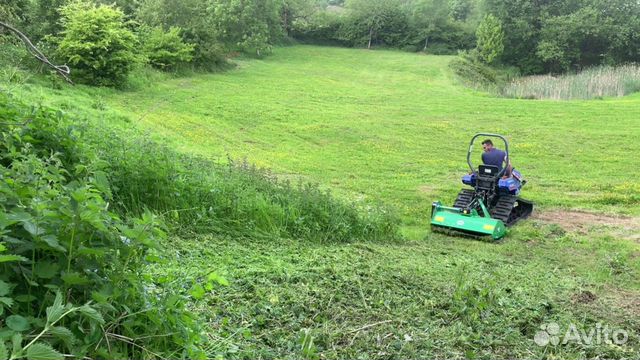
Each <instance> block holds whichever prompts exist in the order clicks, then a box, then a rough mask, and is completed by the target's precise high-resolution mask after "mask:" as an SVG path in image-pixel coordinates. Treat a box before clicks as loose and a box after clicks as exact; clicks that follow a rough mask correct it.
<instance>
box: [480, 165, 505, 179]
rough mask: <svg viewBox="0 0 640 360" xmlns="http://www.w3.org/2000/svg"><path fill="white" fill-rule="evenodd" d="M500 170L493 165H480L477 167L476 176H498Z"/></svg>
mask: <svg viewBox="0 0 640 360" xmlns="http://www.w3.org/2000/svg"><path fill="white" fill-rule="evenodd" d="M498 173H500V169H499V168H498V167H497V166H494V165H480V166H479V167H478V176H486V177H493V176H498Z"/></svg>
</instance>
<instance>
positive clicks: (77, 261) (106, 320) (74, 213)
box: [0, 93, 201, 359]
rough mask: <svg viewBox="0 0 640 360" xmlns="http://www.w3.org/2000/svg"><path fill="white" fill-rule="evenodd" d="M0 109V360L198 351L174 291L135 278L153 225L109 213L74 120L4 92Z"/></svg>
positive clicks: (154, 248) (151, 241)
mask: <svg viewBox="0 0 640 360" xmlns="http://www.w3.org/2000/svg"><path fill="white" fill-rule="evenodd" d="M0 117H1V118H2V119H5V120H6V122H4V123H3V124H2V125H0V179H2V181H0V315H2V318H3V320H4V321H2V322H0V358H7V356H4V355H3V354H6V352H7V349H13V350H12V352H11V358H12V359H14V358H22V357H27V358H47V359H59V358H62V355H61V353H66V354H70V355H68V356H73V357H76V358H83V357H86V356H88V357H90V358H115V359H123V358H149V357H161V358H166V357H172V358H173V357H189V358H191V357H200V354H201V352H200V351H199V349H198V347H197V346H196V345H197V343H198V341H199V340H200V339H199V331H198V328H197V327H196V324H195V322H194V319H193V317H192V316H191V315H189V314H188V313H187V312H186V311H185V310H184V306H183V305H182V300H181V299H180V297H178V296H177V295H173V294H168V293H167V294H165V293H163V292H162V291H161V289H160V288H159V287H158V286H157V285H156V284H154V283H153V282H151V281H149V279H146V278H145V277H144V274H145V272H144V268H145V266H146V263H147V262H150V261H155V259H157V258H158V255H157V254H158V243H159V240H160V239H161V238H162V237H163V236H164V231H163V230H162V225H161V222H160V221H159V219H158V218H157V217H156V216H154V215H153V214H151V213H149V212H146V213H144V214H142V216H141V217H139V218H133V217H120V216H119V215H118V214H116V213H114V212H113V211H111V210H110V209H109V208H110V206H109V202H110V201H112V199H111V196H112V189H111V187H110V185H109V182H108V180H107V176H106V173H105V172H104V170H105V166H106V163H105V162H104V161H102V160H101V159H99V158H97V157H96V156H95V154H94V153H93V151H92V150H91V149H90V147H88V146H87V145H86V144H84V143H83V142H82V141H80V139H81V138H82V136H81V135H82V126H78V125H77V124H70V123H69V122H68V121H67V119H65V118H63V117H62V116H61V113H60V112H58V111H54V110H50V109H36V110H32V109H31V108H30V107H28V106H25V105H22V104H18V103H16V102H15V101H13V100H11V99H10V98H9V97H8V96H7V95H6V94H5V93H0ZM25 119H30V122H28V123H24V120H25ZM8 122H14V123H15V124H14V125H10V124H8ZM73 304H77V305H73ZM45 308H46V311H45ZM141 334H144V335H145V336H144V337H141V336H140V335H141ZM167 334H169V335H167ZM24 340H26V341H24ZM9 344H10V345H11V346H8V345H9Z"/></svg>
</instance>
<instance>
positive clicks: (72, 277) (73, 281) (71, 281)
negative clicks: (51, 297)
mask: <svg viewBox="0 0 640 360" xmlns="http://www.w3.org/2000/svg"><path fill="white" fill-rule="evenodd" d="M62 281H64V283H65V284H67V285H85V284H88V283H89V279H87V278H86V277H84V276H82V275H81V274H79V273H77V272H68V273H66V274H64V275H62Z"/></svg>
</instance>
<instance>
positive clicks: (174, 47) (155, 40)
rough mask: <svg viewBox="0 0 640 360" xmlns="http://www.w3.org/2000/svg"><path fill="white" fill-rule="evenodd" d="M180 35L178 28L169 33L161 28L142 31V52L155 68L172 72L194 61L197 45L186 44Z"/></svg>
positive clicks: (173, 28) (170, 30)
mask: <svg viewBox="0 0 640 360" xmlns="http://www.w3.org/2000/svg"><path fill="white" fill-rule="evenodd" d="M180 33H181V29H180V28H178V27H171V28H170V29H169V31H167V32H165V31H164V30H163V29H162V28H161V27H154V28H143V29H142V31H141V32H140V34H141V42H142V52H143V53H144V55H145V57H146V58H147V60H148V61H149V63H150V64H151V65H152V66H153V67H156V68H158V69H162V70H171V69H175V68H176V67H177V66H179V65H181V64H184V63H188V62H190V61H191V60H192V59H193V51H194V48H195V45H194V44H186V43H185V42H184V41H183V40H182V36H181V35H180Z"/></svg>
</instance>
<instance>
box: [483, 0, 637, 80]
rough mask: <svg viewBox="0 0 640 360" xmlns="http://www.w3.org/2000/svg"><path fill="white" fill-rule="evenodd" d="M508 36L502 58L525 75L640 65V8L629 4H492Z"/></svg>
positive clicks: (599, 0)
mask: <svg viewBox="0 0 640 360" xmlns="http://www.w3.org/2000/svg"><path fill="white" fill-rule="evenodd" d="M486 11H487V12H488V13H491V14H493V15H495V16H496V17H497V18H498V19H499V20H500V22H501V23H502V27H503V30H504V33H505V38H504V45H505V51H504V53H503V54H502V56H501V57H500V59H501V60H502V61H503V62H505V63H507V64H511V65H516V66H518V67H519V68H520V69H521V70H522V71H523V72H524V73H526V74H531V73H542V72H545V71H552V72H563V71H567V70H570V69H580V68H582V67H586V66H593V65H599V64H609V65H611V64H620V63H624V62H630V61H637V59H638V58H639V55H640V53H639V52H638V49H639V48H640V46H639V44H640V38H638V36H636V34H638V33H639V31H640V21H639V20H638V19H639V18H640V4H639V3H638V2H636V1H629V0H616V1H605V0H579V1H572V0H564V1H551V2H544V1H543V2H531V1H528V0H510V1H502V0H486Z"/></svg>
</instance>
